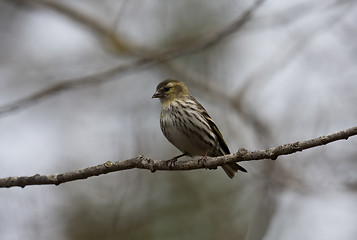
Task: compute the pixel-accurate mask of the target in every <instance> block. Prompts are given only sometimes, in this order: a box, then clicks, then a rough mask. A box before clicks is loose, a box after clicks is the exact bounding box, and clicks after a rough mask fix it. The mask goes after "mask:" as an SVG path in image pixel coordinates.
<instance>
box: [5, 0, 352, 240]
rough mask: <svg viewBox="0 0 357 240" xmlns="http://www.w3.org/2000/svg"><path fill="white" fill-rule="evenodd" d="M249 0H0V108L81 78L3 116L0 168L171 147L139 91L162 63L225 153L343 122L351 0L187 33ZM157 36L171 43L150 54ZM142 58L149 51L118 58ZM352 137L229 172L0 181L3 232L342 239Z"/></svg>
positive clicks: (291, 7)
mask: <svg viewBox="0 0 357 240" xmlns="http://www.w3.org/2000/svg"><path fill="white" fill-rule="evenodd" d="M253 4H254V2H252V1H232V0H224V1H213V0H211V1H207V0H186V1H163V0H153V1H135V0H122V1H114V0H107V1H88V0H87V1H69V0H66V1H59V0H57V1H54V0H53V1H49V0H46V1H43V0H11V1H10V0H2V1H0V32H1V34H0V86H1V87H0V109H2V110H4V109H10V108H1V106H11V103H14V102H16V101H18V100H19V99H23V98H26V96H32V95H33V94H34V93H37V92H39V91H41V89H46V88H48V87H50V86H53V85H54V84H57V83H60V82H62V81H63V80H68V82H67V83H71V82H73V81H76V80H78V78H82V77H84V79H86V78H87V76H89V77H88V78H92V79H94V81H92V82H91V84H90V85H88V84H80V85H75V84H73V86H69V87H68V88H67V89H64V90H63V91H61V92H58V91H52V92H49V93H48V94H46V95H45V96H42V97H41V98H38V99H28V101H25V102H23V103H22V104H20V105H19V106H20V107H19V108H16V109H15V108H14V109H11V111H10V110H9V111H6V112H5V113H4V112H3V113H2V114H1V115H0V163H1V168H0V177H7V176H21V175H33V174H35V173H40V174H50V173H55V172H65V171H69V170H74V169H77V168H84V167H87V166H92V165H97V164H101V163H104V162H105V161H116V160H120V159H127V158H130V157H133V156H137V155H139V154H143V155H145V156H148V157H151V158H154V159H169V158H171V157H172V156H174V155H175V154H177V153H178V150H176V149H175V148H174V147H173V146H171V145H170V144H169V143H168V142H167V141H166V139H165V138H164V137H163V136H162V134H161V131H160V128H159V111H160V107H159V102H158V101H157V100H152V99H151V96H152V94H153V93H154V90H155V87H156V85H157V83H158V82H160V81H162V80H164V79H166V78H168V77H170V78H177V79H180V80H183V81H184V82H185V83H186V84H187V85H188V86H189V88H190V89H191V92H192V93H193V95H194V96H195V97H196V98H197V99H198V100H199V101H200V102H201V103H202V104H203V105H204V106H205V107H206V109H207V110H208V112H209V113H210V115H211V116H212V118H213V119H214V120H215V122H216V123H217V125H218V126H219V128H220V130H221V131H222V133H223V135H224V137H225V139H226V141H227V143H228V145H229V147H230V149H231V152H235V151H236V150H238V148H240V147H245V148H248V149H251V150H254V149H264V148H267V147H274V146H276V145H279V144H283V143H287V142H292V141H299V140H305V139H309V138H312V137H317V136H320V135H324V134H328V133H332V132H335V131H338V130H342V129H345V128H348V127H352V126H355V125H356V123H357V121H356V119H357V108H356V102H357V81H356V79H357V68H356V66H357V54H356V53H357V42H356V41H355V39H356V38H357V27H356V22H357V4H356V1H353V0H345V1H342V0H340V1H338V0H334V1H332V0H331V1H330V0H329V1H317V0H315V1H282V0H280V1H278V0H266V1H264V3H263V4H262V5H259V6H257V7H256V8H254V10H253V12H252V14H253V15H252V16H251V18H249V19H246V21H244V24H243V25H242V26H241V27H239V28H237V29H231V30H230V32H228V33H227V34H225V35H224V36H222V37H221V38H217V39H216V41H215V42H214V44H210V45H207V46H206V47H202V48H200V47H197V46H199V44H200V43H202V42H201V41H203V39H206V38H207V36H213V37H215V36H216V35H215V34H217V33H220V32H221V31H222V29H226V28H227V26H229V25H230V24H231V23H232V22H234V21H237V19H239V18H240V17H241V16H242V15H243V14H244V13H246V11H247V9H249V8H251V6H253ZM192 46H196V50H197V51H191V50H190V49H191V47H192ZM168 49H175V51H176V52H175V54H173V55H172V56H169V57H168V56H167V55H166V58H164V59H162V55H160V54H158V53H162V52H165V51H168ZM185 51H186V52H185ZM143 58H144V59H149V61H148V62H149V63H150V64H146V65H145V66H144V65H143V66H141V67H135V68H134V67H133V68H132V69H130V71H126V72H120V71H115V69H117V67H118V66H130V64H133V63H135V62H136V61H138V60H139V59H143ZM150 59H151V60H150ZM162 60H168V61H163V62H162ZM110 69H114V70H113V71H112V72H111V73H110V74H99V75H94V76H93V74H98V73H103V72H105V71H108V70H110ZM356 144H357V142H356V139H354V138H351V139H349V140H348V141H345V142H337V143H334V144H331V145H328V146H326V147H321V148H314V149H312V150H309V151H304V152H302V153H299V154H295V155H291V156H287V157H282V158H279V159H278V160H277V161H275V162H272V161H268V160H267V161H260V162H249V163H243V164H242V165H243V166H244V167H245V168H247V169H248V174H242V173H240V174H238V175H237V177H236V178H235V179H233V180H230V179H228V178H227V177H226V176H225V174H224V172H223V171H221V170H220V171H208V170H197V171H189V172H160V171H159V172H155V173H154V174H152V173H149V172H148V171H141V170H129V171H122V172H119V173H114V174H109V175H104V176H100V177H97V178H90V179H87V180H84V181H76V182H71V183H67V184H64V185H60V186H59V187H55V186H34V187H27V188H25V189H17V188H14V189H2V190H1V198H0V203H1V204H0V211H1V214H0V239H5V240H7V239H248V240H253V239H263V238H264V239H274V240H276V239H284V240H285V239H337V238H338V239H355V238H356V236H357V228H356V222H357V215H356V212H357V206H356V202H357V174H356V171H357V151H356V148H355V146H356Z"/></svg>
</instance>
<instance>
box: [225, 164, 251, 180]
mask: <svg viewBox="0 0 357 240" xmlns="http://www.w3.org/2000/svg"><path fill="white" fill-rule="evenodd" d="M222 168H223V170H224V171H225V172H226V174H227V175H228V177H230V178H233V177H234V175H235V174H236V172H238V170H239V171H242V172H247V170H246V169H245V168H243V167H242V166H240V165H238V164H237V163H228V164H224V165H222Z"/></svg>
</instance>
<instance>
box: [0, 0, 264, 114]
mask: <svg viewBox="0 0 357 240" xmlns="http://www.w3.org/2000/svg"><path fill="white" fill-rule="evenodd" d="M263 2H264V0H257V1H256V2H255V4H254V5H253V6H252V7H250V8H249V9H247V10H246V11H245V12H243V14H242V15H241V16H240V17H239V18H237V19H236V20H235V21H234V22H232V23H231V24H229V25H228V26H227V27H225V28H223V29H221V30H220V31H218V32H216V33H214V34H212V35H210V36H208V37H206V38H203V39H200V40H198V41H195V42H193V43H190V44H188V45H187V44H186V45H183V46H176V47H173V48H171V49H169V50H165V51H162V52H161V53H152V54H151V55H150V56H148V57H143V58H141V59H139V60H137V61H135V62H133V63H130V64H127V65H120V66H116V67H114V68H111V69H108V70H105V71H103V72H99V73H97V74H92V75H88V76H83V77H80V78H77V79H70V80H63V81H60V82H58V83H56V84H54V85H52V86H49V87H47V88H44V89H42V90H39V91H37V92H35V93H33V94H31V95H29V96H27V97H23V98H21V99H19V100H16V101H14V102H11V103H8V104H5V105H3V106H0V116H1V115H4V114H7V113H10V112H13V111H15V110H19V109H22V108H24V107H27V106H30V105H32V104H34V103H36V102H38V101H40V100H43V99H44V98H47V97H51V96H54V95H56V94H58V93H60V92H62V91H64V90H69V89H73V88H76V87H80V86H81V87H82V86H88V85H92V84H101V83H105V82H108V81H112V80H113V79H110V77H111V76H114V75H118V74H124V73H128V72H130V71H132V70H134V69H135V70H136V69H138V68H143V67H152V66H154V65H157V64H159V63H161V62H164V61H169V60H171V59H173V58H176V57H182V56H185V55H188V54H192V53H195V52H198V51H202V50H204V49H207V48H209V47H211V46H213V45H215V44H217V43H219V42H220V41H221V40H223V39H225V38H226V37H228V36H230V35H231V34H233V33H234V32H236V31H238V30H239V29H241V28H242V27H243V26H244V25H245V23H247V22H248V21H249V20H250V18H251V17H252V15H253V13H254V12H255V11H256V10H257V9H258V8H259V7H260V6H261V4H262V3H263ZM94 26H97V25H94ZM100 30H101V31H104V30H103V29H101V28H99V30H98V31H99V32H100Z"/></svg>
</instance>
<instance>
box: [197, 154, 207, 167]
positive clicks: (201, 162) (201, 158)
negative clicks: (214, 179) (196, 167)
mask: <svg viewBox="0 0 357 240" xmlns="http://www.w3.org/2000/svg"><path fill="white" fill-rule="evenodd" d="M207 154H208V151H207V152H206V153H205V155H203V156H202V157H200V158H199V159H198V164H202V166H203V165H204V164H205V163H206V162H207Z"/></svg>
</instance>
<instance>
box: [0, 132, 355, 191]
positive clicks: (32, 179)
mask: <svg viewBox="0 0 357 240" xmlns="http://www.w3.org/2000/svg"><path fill="white" fill-rule="evenodd" d="M355 135H357V127H352V128H349V129H346V130H343V131H340V132H336V133H333V134H330V135H326V136H322V137H318V138H314V139H310V140H307V141H302V142H294V143H288V144H284V145H280V146H277V147H274V148H269V149H267V150H257V151H248V150H246V149H243V148H241V149H240V150H239V151H238V152H236V153H234V154H229V155H225V156H220V157H214V158H208V159H207V161H200V162H199V161H190V160H186V161H178V162H176V163H175V165H173V166H171V165H168V161H167V160H153V159H150V158H146V157H144V156H138V157H136V158H131V159H127V160H122V161H116V162H106V163H105V164H101V165H97V166H93V167H89V168H84V169H80V170H75V171H71V172H66V173H60V174H53V175H39V174H36V175H34V176H28V177H8V178H2V179H0V187H2V188H5V187H7V188H9V187H15V186H18V187H25V186H28V185H45V184H47V185H49V184H54V185H59V184H61V183H65V182H70V181H75V180H80V179H86V178H88V177H93V176H99V175H102V174H106V173H110V172H117V171H122V170H126V169H133V168H139V169H148V170H150V171H151V172H155V171H156V170H172V171H178V170H194V169H202V168H206V169H207V168H208V169H216V168H217V167H218V166H221V165H223V164H226V163H230V162H244V161H253V160H263V159H272V160H275V159H277V157H279V156H282V155H289V154H293V153H296V152H299V151H303V150H306V149H309V148H313V147H317V146H322V145H326V144H328V143H331V142H334V141H338V140H342V139H346V140H347V139H348V138H349V137H351V136H355Z"/></svg>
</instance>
